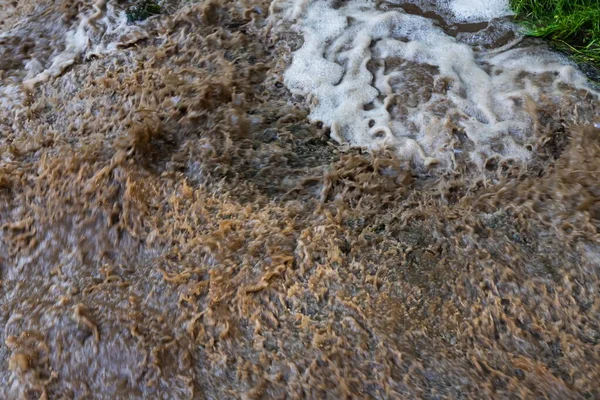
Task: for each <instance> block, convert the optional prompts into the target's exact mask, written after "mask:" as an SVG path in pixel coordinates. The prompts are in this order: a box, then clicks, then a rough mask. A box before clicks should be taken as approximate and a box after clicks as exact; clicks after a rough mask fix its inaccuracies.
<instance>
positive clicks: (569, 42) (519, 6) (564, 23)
mask: <svg viewBox="0 0 600 400" xmlns="http://www.w3.org/2000/svg"><path fill="white" fill-rule="evenodd" d="M511 7H512V9H513V11H514V12H515V13H516V14H517V16H518V18H520V19H521V21H522V23H523V25H524V26H525V27H526V28H527V34H529V35H531V36H536V37H541V38H546V39H549V40H551V41H552V42H553V43H554V44H555V45H556V46H557V47H558V48H559V49H562V50H565V51H567V52H568V53H570V54H571V55H572V57H573V58H574V59H575V60H576V61H579V62H585V63H590V64H593V65H595V66H600V0H511Z"/></svg>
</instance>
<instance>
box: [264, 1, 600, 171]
mask: <svg viewBox="0 0 600 400" xmlns="http://www.w3.org/2000/svg"><path fill="white" fill-rule="evenodd" d="M456 4H458V6H457V7H459V6H460V7H462V6H464V7H467V4H470V3H469V2H464V1H462V2H457V3H456ZM460 7H459V8H458V9H460ZM271 12H272V18H273V21H272V22H273V24H274V25H275V26H276V27H277V28H276V29H277V30H280V31H281V30H289V29H291V30H294V31H296V32H299V33H300V34H301V35H302V36H303V38H304V45H303V46H302V47H301V48H300V49H299V50H297V51H296V52H295V53H294V55H293V61H292V63H291V65H290V66H289V68H288V70H287V71H286V72H285V76H284V81H285V85H286V86H287V87H288V88H289V89H290V91H292V92H293V93H295V94H299V95H302V96H305V98H306V100H307V103H308V104H309V105H310V109H311V113H310V119H311V120H312V121H321V122H323V123H324V124H325V125H327V126H329V127H331V136H332V138H334V139H335V140H336V141H338V142H340V143H344V142H347V143H349V144H350V145H352V146H358V147H364V148H369V149H379V148H382V147H388V148H393V149H395V150H396V152H397V153H398V155H399V156H400V157H402V158H405V159H409V160H412V161H414V162H415V163H417V164H418V165H426V166H428V165H433V164H437V165H440V166H441V167H442V168H447V169H455V168H457V167H458V166H459V165H458V161H457V155H458V154H463V156H461V158H464V154H466V155H467V156H468V157H467V159H468V162H469V163H473V164H475V165H476V166H477V167H479V168H483V167H484V164H485V162H486V160H487V159H489V158H491V157H499V158H502V159H513V160H517V161H523V162H527V161H528V160H529V159H530V157H531V148H532V146H531V143H530V142H531V140H533V138H532V134H533V123H534V122H533V119H532V116H531V114H530V113H529V112H528V111H527V104H528V103H529V102H531V101H533V102H536V101H538V100H540V99H541V98H552V99H554V100H555V101H556V102H558V103H560V101H561V96H563V93H562V92H561V90H562V89H561V84H567V85H569V87H573V88H582V89H584V90H586V91H588V92H592V90H591V89H590V88H589V87H587V83H586V80H585V78H584V77H583V76H582V75H581V74H580V73H579V72H577V71H576V70H575V69H574V68H573V67H572V66H570V65H569V64H568V61H566V60H565V59H563V58H560V57H559V56H557V55H556V54H553V53H550V52H549V51H546V50H544V49H534V50H532V49H528V48H513V49H510V47H511V45H512V44H509V45H507V46H506V48H505V49H497V50H496V51H493V52H490V53H487V54H477V53H475V52H474V51H473V49H472V48H471V47H470V46H468V45H466V44H462V43H459V42H457V41H456V40H455V39H454V38H453V37H450V36H448V35H446V34H445V33H444V32H443V31H442V30H441V29H440V28H439V27H437V26H436V25H435V24H434V23H433V21H431V20H429V19H427V18H423V17H420V16H416V15H409V14H406V13H404V12H402V11H397V10H393V11H384V10H380V9H378V8H377V6H376V4H375V2H373V1H368V0H352V1H347V2H344V3H341V4H340V2H332V1H322V0H318V1H313V0H284V1H275V2H273V4H272V7H271ZM513 44H514V43H513ZM542 78H543V79H542ZM548 79H550V81H548ZM593 96H595V99H596V100H597V96H598V93H595V92H594V94H593Z"/></svg>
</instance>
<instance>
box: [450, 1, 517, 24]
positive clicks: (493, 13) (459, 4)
mask: <svg viewBox="0 0 600 400" xmlns="http://www.w3.org/2000/svg"><path fill="white" fill-rule="evenodd" d="M449 6H450V10H451V11H452V13H453V14H454V16H455V17H456V18H457V19H458V20H461V21H472V22H475V21H488V20H491V19H494V18H500V17H504V16H507V15H512V12H511V10H510V6H509V4H508V0H453V1H450V4H449Z"/></svg>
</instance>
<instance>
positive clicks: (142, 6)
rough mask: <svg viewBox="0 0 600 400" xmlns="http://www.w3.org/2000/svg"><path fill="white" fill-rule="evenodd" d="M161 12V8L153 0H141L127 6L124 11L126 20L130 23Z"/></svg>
mask: <svg viewBox="0 0 600 400" xmlns="http://www.w3.org/2000/svg"><path fill="white" fill-rule="evenodd" d="M161 12H162V9H161V8H160V6H159V5H158V4H157V3H156V2H155V1H152V0H141V1H138V2H137V3H136V4H135V5H134V6H131V7H129V8H128V9H127V11H126V12H125V13H126V15H127V22H129V23H130V24H131V23H134V22H139V21H143V20H145V19H147V18H149V17H151V16H153V15H158V14H160V13H161Z"/></svg>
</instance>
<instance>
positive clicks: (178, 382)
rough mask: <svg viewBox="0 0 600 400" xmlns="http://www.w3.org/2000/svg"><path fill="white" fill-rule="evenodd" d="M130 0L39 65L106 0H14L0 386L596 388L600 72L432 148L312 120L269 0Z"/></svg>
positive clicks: (356, 394)
mask: <svg viewBox="0 0 600 400" xmlns="http://www.w3.org/2000/svg"><path fill="white" fill-rule="evenodd" d="M126 5H127V4H126V3H125V2H115V3H113V2H108V6H111V7H114V11H113V14H112V15H113V16H114V18H113V17H101V18H100V19H99V20H98V21H99V22H97V23H95V24H94V23H91V24H87V25H85V26H84V28H83V29H84V34H85V35H86V37H88V38H89V41H86V42H85V43H84V45H82V47H78V48H77V49H79V50H78V51H79V53H77V54H75V55H74V56H73V57H72V58H73V59H72V64H71V65H69V66H67V67H65V68H64V69H63V70H61V71H60V72H59V73H57V74H56V76H49V77H48V78H47V79H44V80H40V81H39V82H37V83H36V84H35V85H34V86H33V87H32V88H23V87H22V85H21V83H22V82H23V81H24V80H27V79H31V78H35V77H36V76H38V74H40V73H43V72H44V71H45V70H47V69H48V68H50V67H51V66H52V65H53V64H52V63H53V60H55V58H56V57H57V56H59V55H61V54H63V55H64V51H65V49H66V48H68V43H67V41H68V40H67V39H65V37H66V33H67V32H69V31H73V30H74V29H77V27H79V26H81V21H82V18H84V17H85V16H89V15H91V13H93V12H94V9H93V7H92V5H91V4H90V3H76V2H70V1H63V2H46V3H35V4H32V5H31V6H30V7H25V6H24V7H22V8H19V9H18V10H17V9H16V8H15V9H14V10H15V11H14V12H13V13H12V14H11V12H12V11H10V10H13V9H9V8H4V9H3V11H1V12H4V13H6V17H5V18H6V21H5V23H4V24H3V25H2V28H1V30H2V36H1V39H0V40H1V42H0V43H1V44H0V48H1V50H0V52H2V54H3V56H2V61H0V62H2V64H1V65H2V68H1V69H2V88H3V89H2V90H3V92H2V97H1V98H2V103H1V104H2V108H1V109H0V113H1V114H0V129H1V135H0V153H1V154H2V157H1V158H0V224H1V226H2V229H1V230H0V280H1V285H0V320H1V321H2V322H3V328H4V329H2V330H0V339H1V343H2V344H1V346H0V394H1V396H0V397H2V398H7V399H20V398H26V399H30V398H31V399H37V398H48V399H62V398H66V399H71V398H73V399H88V398H98V399H102V398H105V399H131V398H139V399H141V398H159V399H229V398H232V399H233V398H247V399H262V398H265V399H267V398H281V399H283V398H319V399H320V398H336V399H337V398H380V399H396V398H428V399H434V398H435V399H437V398H556V399H570V398H573V399H578V398H596V397H600V392H599V391H598V385H597V382H598V380H599V379H600V370H598V367H597V366H598V365H599V362H600V353H599V352H598V345H599V343H600V326H599V318H600V297H599V293H598V284H599V278H600V276H599V273H600V271H599V270H598V265H600V246H599V244H600V243H599V241H598V228H599V227H600V203H599V202H598V201H597V199H598V198H599V197H600V188H599V187H598V184H597V179H596V177H597V176H598V175H597V174H598V173H600V171H599V169H600V161H598V160H599V157H600V154H599V153H600V143H599V134H600V131H599V130H598V129H595V128H594V127H593V123H594V122H600V121H598V120H597V119H594V118H597V104H596V103H595V102H594V100H593V97H591V96H592V95H591V94H589V93H587V92H586V91H585V90H583V89H577V88H569V87H564V88H563V89H561V90H563V93H569V96H566V97H564V98H561V99H558V101H548V103H536V104H531V105H530V108H529V112H531V115H532V118H533V119H532V121H533V122H534V127H535V129H534V131H532V132H533V133H532V135H533V136H532V137H534V138H535V141H534V143H535V150H534V156H533V157H532V158H530V160H529V161H528V162H527V163H521V162H516V161H514V160H510V159H506V160H505V159H500V158H493V159H490V160H487V161H486V163H485V165H484V167H483V168H482V169H477V168H475V167H473V166H472V165H470V164H469V163H468V162H467V161H465V162H462V163H461V162H460V160H461V159H460V156H458V158H457V159H458V163H457V165H458V167H457V168H456V169H454V170H452V171H443V170H441V169H439V168H437V167H435V166H433V167H432V168H431V169H424V168H423V167H422V166H421V167H420V166H418V165H415V163H412V165H411V163H410V162H409V161H408V160H403V159H400V158H398V155H397V152H396V151H395V150H394V149H381V150H376V151H372V152H368V151H363V150H360V149H354V148H350V147H348V146H347V145H339V144H337V143H335V142H334V141H332V140H331V138H330V135H331V129H330V127H328V126H327V125H324V124H319V123H311V122H310V121H309V117H308V116H309V113H310V104H307V103H306V100H305V99H303V98H301V97H299V96H298V95H293V94H291V93H290V92H289V91H288V89H287V88H286V87H285V85H284V74H285V70H286V68H288V66H289V65H290V62H291V59H292V54H293V53H292V52H293V51H296V50H297V49H298V48H299V46H300V45H302V37H301V36H299V35H298V34H297V33H294V32H279V33H277V34H276V35H277V36H275V34H274V33H272V31H271V33H268V32H269V26H270V25H269V21H268V20H267V15H268V8H269V5H270V2H269V1H251V0H246V1H238V2H225V1H223V2H219V1H204V2H198V3H191V4H190V3H187V2H182V3H181V4H179V3H175V2H173V3H170V4H168V10H169V13H168V14H167V15H161V16H159V17H156V18H153V19H151V20H150V21H148V22H146V23H144V24H142V25H139V26H136V27H135V28H127V30H126V31H121V30H118V29H117V28H115V27H119V26H120V25H119V23H118V21H117V20H116V19H115V18H116V17H117V16H118V15H119V10H122V9H123V8H124V7H125V6H126ZM73 7H80V10H81V13H75V14H74V15H73V16H69V17H63V14H65V13H66V11H65V10H73ZM102 7H104V6H102ZM102 7H100V8H101V9H102V10H108V9H104V8H102ZM422 9H423V8H422ZM4 10H9V11H4ZM407 11H408V10H407ZM103 15H104V16H106V15H107V14H103ZM103 18H104V19H103ZM19 21H23V22H19ZM491 24H495V22H493V23H491ZM471 28H473V27H469V28H468V29H467V30H471ZM482 28H483V25H482ZM484 29H488V28H484ZM101 32H109V33H111V34H106V33H105V34H104V35H103V34H102V33H101ZM464 33H465V34H471V33H469V32H464ZM475 34H476V33H475ZM458 35H459V34H457V36H458ZM44 37H45V38H47V40H46V39H41V38H44ZM15 38H18V39H19V40H17V39H15ZM28 38H29V39H28ZM461 40H462V39H461ZM473 40H479V39H477V38H476V37H475V38H473ZM481 40H483V39H481ZM27 43H31V45H27V46H26V47H27V49H23V44H27ZM469 44H471V43H469ZM472 44H473V45H476V44H475V43H472ZM69 54H72V53H69ZM402 62H405V61H402ZM28 64H29V66H30V67H29V69H28V68H27V65H28ZM411 74H412V75H410V77H411V78H412V79H414V80H413V81H408V82H409V84H411V85H413V86H414V88H415V91H416V92H417V93H419V96H426V95H427V85H431V82H430V81H431V76H428V74H429V72H428V71H427V70H423V71H421V72H419V73H417V72H414V71H413V72H411ZM429 75H430V74H429ZM546 79H548V80H549V82H550V81H552V79H553V77H551V76H547V77H546ZM428 82H429V83H428ZM567 86H568V85H567ZM24 89H27V90H24ZM419 91H422V93H421V92H419ZM564 99H566V100H564ZM550 100H552V99H550ZM554 100H556V99H554ZM556 104H562V106H560V107H559V106H557V105H556ZM454 135H455V140H456V146H457V148H458V149H459V150H460V149H463V150H464V151H465V152H467V151H468V150H469V149H470V148H471V147H470V146H473V143H472V142H470V141H469V138H468V135H467V134H466V133H465V132H464V131H463V130H462V129H460V128H455V133H454ZM458 146H462V147H458ZM532 151H533V149H532ZM457 154H460V153H457ZM463 154H464V153H463Z"/></svg>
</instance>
